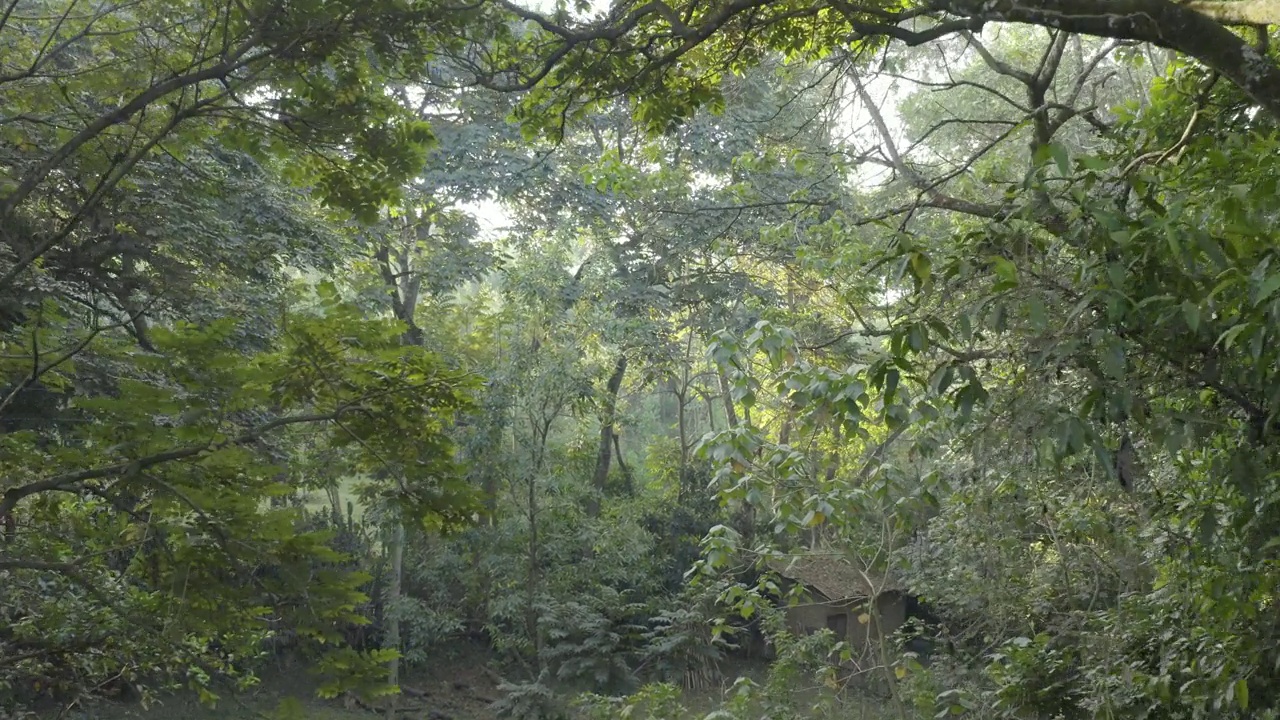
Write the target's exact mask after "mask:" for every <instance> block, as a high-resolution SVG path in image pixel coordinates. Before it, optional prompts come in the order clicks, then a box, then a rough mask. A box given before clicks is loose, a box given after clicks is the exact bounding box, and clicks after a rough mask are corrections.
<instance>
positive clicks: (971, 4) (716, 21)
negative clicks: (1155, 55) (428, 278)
mask: <svg viewBox="0 0 1280 720" xmlns="http://www.w3.org/2000/svg"><path fill="white" fill-rule="evenodd" d="M496 4H497V5H498V6H499V7H501V8H503V9H505V10H506V11H507V12H508V13H510V14H511V15H512V16H514V17H515V18H518V19H519V20H520V21H522V22H524V23H527V24H528V26H529V27H531V28H533V29H534V30H533V32H531V34H530V37H529V38H528V39H527V40H526V41H525V42H526V47H525V48H523V50H522V52H523V55H520V56H516V55H510V56H508V55H499V56H498V57H497V62H496V64H494V65H490V66H488V67H479V68H477V70H478V71H479V72H480V77H481V82H484V83H486V84H492V85H496V86H503V87H521V88H526V89H528V88H538V89H539V91H537V92H535V93H534V95H533V98H534V100H533V104H534V106H535V107H537V106H538V103H539V102H540V101H544V100H546V99H547V98H548V97H552V98H558V99H552V100H551V102H552V103H553V107H554V108H559V107H568V106H569V105H570V104H571V103H572V102H573V101H574V99H582V98H585V99H590V100H595V99H598V98H602V97H608V96H609V94H610V93H613V92H619V91H621V92H628V93H633V94H634V95H635V96H636V97H644V98H647V102H646V103H645V108H646V116H647V117H648V118H649V119H650V120H651V122H653V123H654V126H655V127H666V126H667V124H668V123H669V122H670V121H672V120H679V119H684V118H688V117H691V116H692V113H693V110H694V109H695V108H697V107H698V106H701V105H703V104H706V103H707V102H708V101H710V100H712V99H713V98H715V97H716V95H717V89H716V88H717V85H718V79H719V77H720V73H724V72H736V71H739V70H741V69H742V68H744V67H748V66H750V65H753V64H755V63H757V62H759V61H760V59H761V58H762V57H763V56H764V54H765V53H767V52H778V53H784V54H787V55H789V56H792V57H807V58H820V57H822V56H823V55H825V54H828V53H830V52H832V51H836V50H846V51H849V52H852V53H854V54H855V55H859V56H862V55H864V53H866V52H874V51H876V50H877V49H879V48H882V47H884V45H885V44H886V43H902V44H905V45H908V46H913V45H920V44H923V43H929V42H932V41H935V40H938V39H940V38H945V37H947V36H950V35H955V34H958V33H965V32H968V33H976V32H978V31H981V30H982V29H983V27H984V26H986V25H988V24H994V23H1024V24H1031V25H1039V26H1042V27H1046V28H1051V29H1055V30H1059V31H1062V32H1066V33H1073V34H1080V35H1092V36H1097V37H1104V38H1114V39H1118V40H1131V41H1138V42H1143V43H1150V44H1152V45H1156V46H1159V47H1164V48H1169V49H1170V50H1174V51H1177V52H1179V53H1183V54H1185V55H1187V56H1188V57H1191V58H1194V59H1196V60H1198V61H1199V62H1201V63H1203V64H1204V65H1205V66H1206V67H1208V68H1210V69H1212V70H1213V71H1215V72H1218V73H1220V74H1221V75H1222V76H1223V77H1224V78H1226V79H1227V80H1229V81H1230V82H1232V83H1234V84H1235V85H1236V86H1237V87H1239V88H1240V89H1241V90H1242V91H1243V92H1245V93H1246V94H1247V95H1248V96H1249V97H1250V98H1251V99H1252V100H1253V101H1254V102H1255V103H1257V104H1258V105H1260V106H1262V107H1264V108H1266V109H1267V110H1268V112H1270V113H1271V114H1272V115H1280V66H1278V65H1277V64H1276V63H1275V62H1274V61H1272V60H1270V59H1268V58H1267V57H1266V55H1265V49H1266V42H1265V40H1263V42H1262V43H1260V46H1261V48H1262V51H1260V50H1259V49H1258V48H1255V47H1254V46H1253V45H1251V44H1250V43H1249V41H1247V40H1246V39H1244V38H1242V37H1240V36H1238V35H1237V34H1235V33H1234V32H1232V31H1231V30H1230V29H1229V28H1228V26H1231V25H1257V26H1260V27H1262V28H1263V30H1262V31H1260V35H1259V37H1260V38H1265V37H1266V31H1265V26H1266V25H1267V24H1268V23H1275V22H1276V21H1278V20H1280V18H1277V17H1276V16H1275V9H1274V8H1273V7H1272V6H1271V5H1270V4H1269V3H1267V2H1254V1H1250V0H1244V1H1234V0H1225V1H1219V0H1204V1H1203V2H1193V3H1176V2H1171V1H1170V0H1134V1H1133V2H1128V3H1124V4H1121V5H1116V4H1114V3H1111V2H1106V1H1104V0H1045V1H1044V2H1039V1H1037V2H1002V3H989V2H977V0H955V1H949V2H942V3H927V4H915V5H909V6H907V7H895V6H889V5H878V4H874V3H866V4H853V3H847V2H827V1H826V0H821V1H819V2H812V3H806V2H795V3H784V4H779V3H765V2H761V1H760V0H740V1H737V2H730V3H723V4H717V5H702V4H699V3H687V4H676V5H669V4H667V3H666V2H661V1H659V2H652V3H645V4H642V5H635V6H631V5H628V4H620V5H614V6H612V7H611V8H610V9H609V10H608V11H607V12H603V13H600V14H598V15H597V16H594V17H590V18H586V19H580V20H571V19H569V18H568V17H566V16H564V15H559V16H544V15H541V14H539V13H536V12H534V11H531V10H528V9H525V8H523V7H520V6H518V5H517V4H515V3H510V2H505V1H503V0H497V2H496ZM512 52H513V53H514V52H516V51H515V50H514V49H513V50H512ZM530 54H532V55H533V56H535V57H540V58H542V59H543V61H542V62H541V63H540V64H538V65H536V66H533V67H532V68H530V67H528V65H527V64H524V65H522V64H520V61H519V59H514V58H524V57H529V56H530ZM689 59H695V61H694V62H692V63H690V62H688V60H689ZM550 88H554V90H550ZM531 119H532V120H533V121H534V122H543V123H546V122H550V123H552V124H554V123H556V122H557V120H556V119H555V117H554V113H553V112H549V113H546V114H543V115H542V116H541V120H539V118H538V117H531Z"/></svg>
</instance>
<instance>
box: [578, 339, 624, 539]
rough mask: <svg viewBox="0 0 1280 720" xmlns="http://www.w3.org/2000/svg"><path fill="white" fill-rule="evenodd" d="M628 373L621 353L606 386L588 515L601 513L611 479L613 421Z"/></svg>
mask: <svg viewBox="0 0 1280 720" xmlns="http://www.w3.org/2000/svg"><path fill="white" fill-rule="evenodd" d="M626 374H627V356H626V355H619V356H618V361H617V362H616V363H614V365H613V374H612V375H610V376H609V382H608V384H607V385H606V386H605V398H604V414H603V416H602V417H601V418H600V446H599V451H598V452H597V454H596V471H595V473H594V474H593V475H592V477H591V487H592V489H593V490H595V496H594V497H593V498H592V499H591V500H590V501H589V502H588V503H587V515H589V516H590V517H597V516H599V515H600V497H601V496H602V495H603V494H604V489H605V484H606V483H607V482H608V480H609V464H610V462H611V461H612V459H613V454H612V452H611V451H612V445H613V423H614V416H615V414H616V412H617V409H618V391H619V390H621V389H622V379H623V377H624V376H625V375H626Z"/></svg>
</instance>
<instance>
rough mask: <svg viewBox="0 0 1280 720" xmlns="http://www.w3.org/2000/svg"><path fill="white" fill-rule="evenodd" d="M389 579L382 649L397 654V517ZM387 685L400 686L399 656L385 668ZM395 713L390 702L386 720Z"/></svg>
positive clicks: (400, 531)
mask: <svg viewBox="0 0 1280 720" xmlns="http://www.w3.org/2000/svg"><path fill="white" fill-rule="evenodd" d="M390 552H391V578H390V582H389V583H388V584H387V599H386V606H387V607H386V610H385V612H386V617H387V618H388V619H389V622H388V623H387V641H386V642H385V643H383V647H386V648H391V649H393V650H395V651H396V652H397V653H399V652H400V615H399V612H398V611H397V609H396V606H397V605H399V604H400V588H401V582H402V580H403V579H404V522H402V521H401V520H400V518H399V517H397V518H396V525H395V528H393V529H392V531H391V548H390ZM387 684H388V685H399V684H400V658H399V656H397V657H394V658H392V659H391V663H390V665H388V666H387ZM395 712H396V703H395V702H394V700H393V701H392V703H391V705H390V707H388V708H387V718H388V720H394V718H395Z"/></svg>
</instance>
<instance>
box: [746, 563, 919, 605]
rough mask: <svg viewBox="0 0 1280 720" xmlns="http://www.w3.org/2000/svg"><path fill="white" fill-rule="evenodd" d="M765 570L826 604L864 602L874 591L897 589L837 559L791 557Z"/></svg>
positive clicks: (872, 574) (770, 564) (873, 575)
mask: <svg viewBox="0 0 1280 720" xmlns="http://www.w3.org/2000/svg"><path fill="white" fill-rule="evenodd" d="M769 567H770V569H772V570H773V571H774V572H776V573H778V574H779V575H781V576H782V577H784V578H786V579H788V580H791V581H793V582H798V583H801V584H802V585H807V586H808V587H810V588H812V589H814V590H817V591H818V592H819V593H822V595H823V596H825V597H826V598H827V599H828V600H847V599H850V598H866V597H871V596H872V595H873V594H875V592H876V591H877V590H878V591H879V592H882V593H883V592H887V591H897V590H900V589H901V588H899V587H897V586H896V585H893V584H890V583H887V582H885V581H884V579H883V578H881V577H879V576H877V575H876V574H874V573H870V572H868V573H866V574H865V575H864V574H863V573H862V572H860V571H859V570H858V568H856V567H854V565H853V563H851V562H849V561H848V560H847V559H845V558H843V557H841V556H839V555H833V554H818V553H806V554H803V555H792V556H789V557H782V558H778V559H775V560H772V561H770V562H769Z"/></svg>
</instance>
